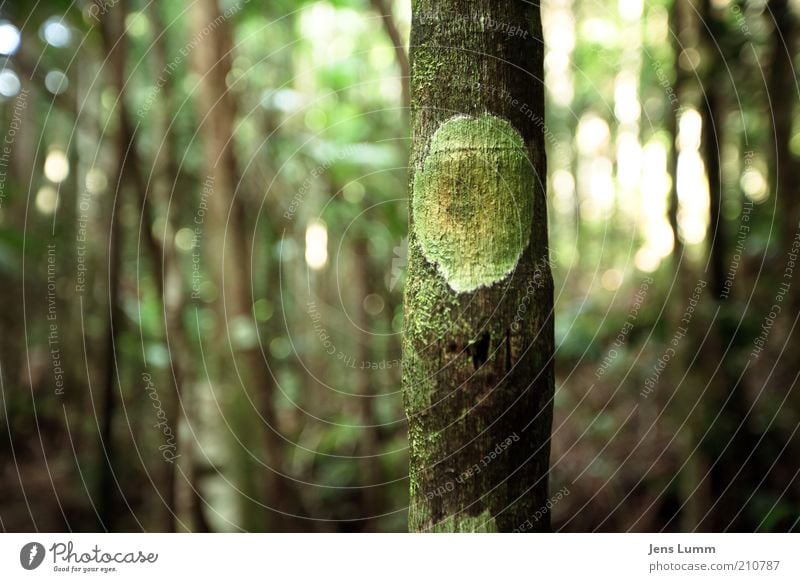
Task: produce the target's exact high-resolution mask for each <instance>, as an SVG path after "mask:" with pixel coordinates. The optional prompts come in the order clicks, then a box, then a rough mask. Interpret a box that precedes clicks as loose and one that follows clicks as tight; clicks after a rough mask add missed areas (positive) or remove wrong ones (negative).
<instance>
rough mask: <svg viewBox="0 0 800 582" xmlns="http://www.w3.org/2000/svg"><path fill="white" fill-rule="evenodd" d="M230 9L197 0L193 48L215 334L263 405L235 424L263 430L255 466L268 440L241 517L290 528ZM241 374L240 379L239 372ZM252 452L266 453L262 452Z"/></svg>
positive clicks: (244, 473)
mask: <svg viewBox="0 0 800 582" xmlns="http://www.w3.org/2000/svg"><path fill="white" fill-rule="evenodd" d="M230 16H231V14H230V13H226V15H223V14H222V12H221V11H220V7H219V5H218V3H217V0H198V2H196V3H195V4H194V19H195V29H194V38H196V39H198V42H197V44H196V47H195V48H194V52H193V55H194V64H195V66H196V68H197V73H198V74H199V75H200V79H201V81H200V88H199V93H198V99H197V103H198V110H197V113H198V121H199V123H200V129H199V131H200V133H201V136H202V139H203V146H204V154H205V169H206V175H207V179H209V180H210V181H211V183H212V184H213V192H212V193H211V194H210V196H209V198H208V207H209V212H208V214H207V216H206V224H207V225H208V233H207V234H208V236H207V240H206V241H205V243H206V248H207V249H208V252H209V257H210V259H211V264H210V271H211V273H212V277H213V278H214V284H215V285H216V287H217V289H219V293H220V297H221V300H220V302H219V305H218V322H219V327H220V329H221V330H224V331H225V332H227V333H222V334H220V336H219V338H218V341H219V342H220V343H221V345H229V346H230V347H231V349H232V354H231V355H232V356H233V357H234V359H235V362H236V363H237V365H239V366H241V367H240V369H239V372H240V376H238V375H237V374H236V372H235V370H234V369H233V368H232V367H231V368H228V369H226V370H225V372H226V375H227V376H228V377H229V378H236V379H237V383H238V382H242V383H243V385H244V387H243V390H245V392H246V394H245V395H244V396H245V398H244V401H242V400H241V399H240V398H238V397H236V398H234V399H233V400H239V403H240V405H242V406H244V405H245V401H249V398H250V397H249V396H247V394H249V390H251V389H252V390H254V392H255V394H253V400H254V402H256V403H257V407H258V409H259V410H258V411H257V412H258V416H255V417H253V415H250V414H249V411H247V410H244V411H243V413H244V417H242V423H243V424H245V426H236V427H234V429H235V430H237V431H242V432H244V433H250V434H253V433H255V434H259V435H260V434H261V432H260V431H263V434H264V436H265V437H266V440H265V442H264V445H265V447H266V459H263V460H264V463H265V464H266V465H267V468H263V467H261V466H260V465H258V470H254V468H253V467H252V464H253V461H252V459H251V458H250V455H251V454H254V453H255V452H256V451H258V449H261V448H263V447H256V448H255V450H254V451H248V452H244V453H243V455H247V456H246V457H243V459H242V460H241V461H242V463H244V465H243V466H242V467H241V472H240V474H239V478H241V479H243V480H244V483H243V489H244V491H243V494H244V495H246V496H248V497H250V498H251V499H247V498H246V497H245V498H244V500H243V504H244V505H243V509H242V511H243V516H242V517H243V519H244V524H245V527H246V528H247V529H262V528H264V527H266V529H267V531H276V530H281V529H285V528H286V527H287V525H286V520H285V519H284V516H283V515H282V513H281V512H280V511H275V510H276V509H281V510H283V508H288V507H290V506H292V497H290V493H291V492H290V490H289V489H288V487H287V483H286V480H285V479H283V478H282V477H281V476H280V472H282V471H283V465H284V464H283V444H284V441H283V439H282V437H281V436H280V434H279V433H278V427H277V423H276V414H275V410H274V383H273V378H272V372H271V370H270V369H269V366H268V365H267V362H266V360H265V357H266V356H265V354H264V353H262V351H261V349H260V346H259V344H258V343H255V342H254V341H253V338H256V327H255V325H256V324H255V320H254V317H253V313H252V305H253V297H252V293H251V289H250V285H251V261H250V253H249V249H250V239H249V238H248V234H247V224H246V220H245V208H244V203H243V200H242V194H241V192H239V190H240V189H239V184H240V174H239V168H238V163H237V159H236V153H235V151H234V127H235V118H236V102H235V98H234V95H233V93H231V92H230V91H229V90H228V86H227V79H228V76H229V74H230V72H231V63H232V60H233V54H232V51H233V42H232V37H231V27H230ZM237 332H239V333H237ZM242 338H244V339H242ZM237 356H238V357H237ZM239 377H241V380H238V378H239ZM236 389H237V390H238V389H239V387H238V386H237V387H236ZM234 406H236V405H234ZM259 416H260V418H259ZM245 417H246V419H245ZM247 425H250V426H247ZM261 425H265V426H263V427H262V426H261ZM250 446H255V443H254V442H251V443H250ZM255 456H257V457H263V455H258V454H255ZM262 474H263V475H262ZM261 483H263V485H262V484H261ZM260 487H263V491H262V492H259V491H258V488H260ZM261 504H263V505H266V506H267V507H269V508H271V511H268V512H266V511H265V510H264V509H263V508H262V507H261Z"/></svg>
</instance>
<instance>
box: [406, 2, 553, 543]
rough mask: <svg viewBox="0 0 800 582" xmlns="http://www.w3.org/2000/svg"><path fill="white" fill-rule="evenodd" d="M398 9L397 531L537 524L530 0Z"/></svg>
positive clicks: (535, 36) (547, 290)
mask: <svg viewBox="0 0 800 582" xmlns="http://www.w3.org/2000/svg"><path fill="white" fill-rule="evenodd" d="M412 9H413V22H412V33H411V62H412V69H411V71H412V83H411V88H412V91H411V92H412V136H413V147H412V153H411V167H412V172H411V174H412V176H411V180H410V181H411V192H412V202H411V217H410V233H409V266H408V278H407V283H406V290H405V300H404V301H405V318H406V319H405V337H404V345H403V358H404V362H403V385H404V399H405V406H406V413H407V415H408V420H409V438H410V453H411V468H410V481H411V502H410V508H409V529H410V530H411V531H513V530H515V529H525V530H526V531H543V530H547V529H549V515H548V513H547V512H546V511H543V512H542V511H540V510H541V509H542V508H543V507H545V504H546V503H547V495H548V481H547V474H548V463H549V454H550V443H549V441H550V430H551V425H552V396H553V369H552V355H553V314H552V307H553V282H552V276H551V273H550V268H549V260H548V249H547V216H546V199H545V179H546V178H545V177H546V171H545V169H546V160H545V152H544V87H543V72H542V70H543V69H542V65H543V62H542V59H543V49H544V47H543V41H542V33H541V19H540V13H539V7H538V6H537V5H533V4H530V3H525V2H517V1H516V0H514V1H512V0H502V1H498V0H478V1H474V0H472V1H467V0H445V1H438V2H434V1H432V0H418V1H416V2H414V3H413V6H412ZM537 511H539V512H540V514H544V515H545V516H544V517H542V518H539V519H538V520H537V519H535V518H534V514H536V513H537ZM537 515H538V514H537Z"/></svg>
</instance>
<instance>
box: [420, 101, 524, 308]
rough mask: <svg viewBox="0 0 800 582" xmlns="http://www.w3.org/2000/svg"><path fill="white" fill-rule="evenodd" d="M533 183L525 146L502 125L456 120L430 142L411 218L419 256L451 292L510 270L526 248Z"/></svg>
mask: <svg viewBox="0 0 800 582" xmlns="http://www.w3.org/2000/svg"><path fill="white" fill-rule="evenodd" d="M534 180H535V175H534V171H533V167H532V165H531V162H530V160H529V158H528V154H527V151H526V148H525V143H524V140H523V138H522V136H521V135H520V134H519V132H518V131H517V130H516V129H514V128H513V127H512V126H511V124H510V123H508V122H507V121H505V120H504V119H500V118H499V117H494V116H492V115H483V116H481V117H478V118H475V117H468V116H456V117H453V118H451V119H449V120H447V121H445V122H444V123H443V124H442V125H441V126H440V127H439V128H438V129H437V130H436V132H435V133H434V134H433V136H432V137H431V140H430V143H429V144H428V149H427V153H426V155H425V157H424V158H423V160H422V164H421V167H420V168H417V170H416V172H415V174H414V180H413V198H412V212H413V213H414V223H415V227H416V234H417V237H418V240H419V244H420V247H421V249H422V253H423V255H424V256H425V258H426V259H428V260H429V261H430V262H431V263H433V264H435V265H436V267H437V269H438V271H439V272H440V273H441V274H442V276H443V277H444V279H445V281H447V284H448V285H449V286H450V287H451V288H452V289H453V290H454V291H457V292H459V293H463V292H468V291H474V290H475V289H477V288H479V287H489V286H491V285H493V284H494V283H496V282H498V281H500V280H502V279H504V278H505V277H506V276H507V275H508V274H509V273H511V272H512V271H513V270H514V268H515V267H516V265H517V262H518V261H519V258H520V256H521V255H522V252H523V251H524V250H525V247H527V245H528V242H529V240H530V234H531V222H532V220H533V200H534Z"/></svg>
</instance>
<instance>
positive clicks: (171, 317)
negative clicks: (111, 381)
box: [142, 3, 209, 532]
mask: <svg viewBox="0 0 800 582" xmlns="http://www.w3.org/2000/svg"><path fill="white" fill-rule="evenodd" d="M161 9H162V6H161V5H159V4H156V3H152V4H150V5H149V6H148V10H149V16H150V18H151V20H152V22H153V24H154V28H155V29H156V30H162V31H164V30H166V29H165V26H164V22H163V19H162V16H161ZM166 41H167V35H166V33H165V34H162V35H160V36H158V37H157V38H155V39H154V40H153V56H154V58H155V65H156V75H155V78H163V83H162V84H161V94H160V95H159V96H158V101H159V103H161V104H163V106H162V107H160V108H157V109H153V110H151V113H152V114H153V115H156V116H157V124H155V127H156V129H157V135H158V136H162V139H163V141H162V142H161V143H159V142H158V141H157V140H156V143H158V144H159V145H158V147H157V153H156V156H155V157H156V159H155V160H154V163H153V173H152V175H151V183H152V185H153V187H152V188H151V189H150V190H151V191H152V193H153V195H152V198H151V199H150V200H148V199H147V198H146V197H144V196H143V198H142V209H143V211H144V212H143V214H144V216H145V220H146V224H145V230H146V233H145V234H146V240H147V242H148V248H149V249H150V251H151V255H152V257H151V258H152V262H153V268H154V269H156V270H158V271H159V272H157V273H155V279H156V281H157V285H158V288H159V289H158V290H159V297H160V301H161V306H162V309H163V325H164V341H165V342H166V344H167V346H168V348H169V353H170V368H171V372H172V380H173V382H174V390H173V391H172V392H170V393H169V396H168V398H166V399H165V401H166V402H167V405H166V408H167V416H168V418H174V419H175V422H176V423H180V421H181V419H184V418H185V419H186V422H187V423H188V424H191V423H192V420H193V415H192V414H191V409H192V407H193V401H194V397H193V394H191V393H189V388H190V386H191V381H190V376H191V372H190V370H191V366H190V365H189V361H190V355H189V347H190V340H189V337H188V332H187V329H186V327H185V324H184V321H183V312H184V308H185V306H186V296H185V293H184V289H183V279H182V275H181V271H180V265H179V262H178V255H177V251H176V249H175V229H174V227H173V221H172V219H171V215H172V212H171V209H172V208H173V207H179V208H180V207H185V206H186V205H188V204H189V203H190V200H187V199H185V196H184V195H183V194H182V192H181V191H180V189H178V188H175V185H176V184H177V180H178V174H179V166H178V161H177V159H176V155H177V153H178V151H179V144H178V143H177V140H176V138H177V132H176V130H175V128H174V127H173V121H174V118H173V115H174V106H173V105H174V104H173V86H174V77H173V76H172V74H168V73H167V72H166V71H168V64H169V63H168V57H167V43H166ZM154 204H157V205H158V206H159V207H160V210H161V212H162V214H163V216H164V218H165V222H166V225H165V228H164V231H165V235H164V237H163V241H162V242H159V241H158V240H157V239H156V238H155V236H154V235H153V233H152V227H153V216H152V215H153V210H152V209H153V205H154ZM147 233H149V234H147ZM176 429H177V430H176V433H177V434H176V441H177V450H176V456H179V457H180V459H181V460H180V461H178V460H175V461H174V462H172V463H167V462H165V463H164V477H163V478H164V482H165V490H166V495H167V499H166V502H165V504H164V511H163V527H164V529H165V530H166V531H177V529H178V528H177V522H178V521H180V522H181V524H182V525H183V526H184V527H185V528H187V529H188V530H189V531H200V532H205V531H208V530H209V526H208V523H207V521H206V519H205V516H204V513H203V503H202V500H201V499H200V489H199V487H200V486H199V483H198V482H197V471H196V467H195V463H196V462H197V461H196V459H195V455H194V453H193V449H194V447H193V442H192V440H191V438H187V439H182V438H181V436H180V435H181V432H182V431H181V430H180V429H178V428H177V427H176ZM179 466H180V472H181V473H182V474H183V476H184V479H183V480H179V479H178V476H177V474H178V468H179Z"/></svg>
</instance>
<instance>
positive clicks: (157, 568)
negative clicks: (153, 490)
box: [0, 534, 800, 582]
mask: <svg viewBox="0 0 800 582" xmlns="http://www.w3.org/2000/svg"><path fill="white" fill-rule="evenodd" d="M798 550H800V537H798V536H796V535H792V534H661V535H657V534H555V535H536V534H531V535H513V534H473V535H468V534H461V535H458V534H455V535H453V534H450V535H445V534H435V535H434V534H428V535H408V534H369V535H367V534H362V535H356V534H337V535H334V534H290V535H280V534H205V535H204V534H174V535H168V534H3V535H0V580H14V581H17V580H20V581H24V580H66V579H72V580H85V579H91V580H114V581H124V580H132V581H133V580H135V581H137V582H139V581H141V580H166V579H169V578H168V577H169V576H179V575H182V576H191V577H197V579H198V580H211V579H215V578H216V579H221V580H237V581H239V580H265V581H270V580H280V581H284V580H293V579H300V580H324V581H325V582H329V581H330V582H335V581H342V582H359V581H362V580H363V581H365V582H367V581H368V582H375V581H381V582H384V581H395V580H396V581H397V582H413V581H416V580H420V581H427V580H437V579H442V580H444V579H447V580H458V581H459V582H461V581H470V580H480V581H481V582H484V581H485V580H532V581H533V580H543V579H548V578H550V579H559V580H580V579H582V578H580V577H585V578H584V579H595V580H596V579H601V580H605V579H609V580H612V579H613V580H615V582H619V581H627V580H631V581H636V582H640V581H642V580H654V581H655V580H659V581H661V580H663V581H666V580H722V579H723V578H724V579H725V580H741V581H745V580H774V581H783V580H787V581H788V580H791V581H793V582H795V581H797V580H800V551H798ZM184 579H185V580H191V579H192V578H184Z"/></svg>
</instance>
